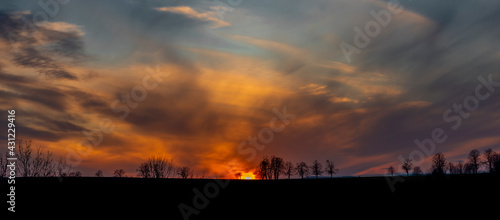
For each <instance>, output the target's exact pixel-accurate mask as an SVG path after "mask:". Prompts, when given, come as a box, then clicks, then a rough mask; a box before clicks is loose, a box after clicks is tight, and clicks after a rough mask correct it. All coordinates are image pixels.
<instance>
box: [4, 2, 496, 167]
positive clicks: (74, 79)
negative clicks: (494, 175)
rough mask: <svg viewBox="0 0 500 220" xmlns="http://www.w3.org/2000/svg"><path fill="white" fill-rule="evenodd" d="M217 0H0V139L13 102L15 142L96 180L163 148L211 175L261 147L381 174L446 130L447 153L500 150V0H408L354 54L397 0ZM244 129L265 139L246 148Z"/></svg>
mask: <svg viewBox="0 0 500 220" xmlns="http://www.w3.org/2000/svg"><path fill="white" fill-rule="evenodd" d="M40 2H45V1H40ZM49 2H56V1H49ZM220 2H222V3H224V4H214V1H212V0H179V1H170V0H155V1H138V0H124V1H111V0H108V1H82V0H70V1H68V0H65V1H61V3H65V4H60V3H57V4H56V5H48V6H47V5H44V4H39V1H19V0H17V1H1V2H0V48H1V49H0V58H1V59H0V85H1V87H0V109H1V112H3V114H1V115H2V117H4V119H3V120H2V122H1V123H0V125H1V126H2V131H3V132H2V133H0V137H1V139H2V140H6V139H7V138H6V136H7V135H6V134H7V132H6V128H7V122H6V119H7V110H8V109H15V110H16V117H17V119H16V133H17V138H20V137H22V138H28V139H32V140H33V142H34V143H35V144H36V145H41V146H44V147H45V148H46V149H49V150H51V151H53V152H54V153H55V154H56V155H57V158H59V156H61V157H63V158H67V157H68V155H72V156H70V157H72V158H73V159H74V158H75V157H76V158H79V159H78V160H75V161H76V162H75V166H74V169H75V170H80V171H82V173H83V174H84V175H87V176H91V175H93V173H95V171H96V170H98V169H102V170H103V171H104V175H105V176H111V175H112V173H113V170H115V169H119V168H123V169H124V170H125V171H126V172H127V175H129V176H135V175H136V173H137V172H136V169H137V168H138V166H139V164H140V163H141V162H144V161H145V160H146V159H147V158H148V157H150V156H152V155H158V154H163V155H166V156H168V157H169V158H173V161H174V163H176V164H177V165H179V166H189V167H191V168H192V169H193V170H194V172H195V176H196V175H198V176H202V175H204V176H205V177H211V176H224V177H232V175H233V174H234V173H235V172H243V173H247V174H246V175H250V174H248V173H250V172H252V171H253V169H254V168H255V167H256V166H257V164H258V162H259V160H260V159H262V157H263V156H266V155H268V156H270V155H277V156H281V157H283V158H284V159H285V160H288V161H291V162H293V163H297V162H300V161H305V162H307V163H309V164H311V163H312V162H313V161H314V160H319V161H320V162H322V163H324V162H325V161H326V160H327V159H328V160H332V161H334V162H335V164H336V165H337V167H338V168H339V169H340V173H339V174H338V175H339V176H348V175H373V174H384V173H386V172H387V167H389V166H391V165H393V166H395V167H397V168H398V169H399V167H400V165H399V160H398V156H403V157H404V158H408V157H409V155H411V154H412V152H415V151H422V150H421V149H420V148H419V147H418V146H417V144H415V142H414V141H415V140H416V139H418V140H424V139H426V138H432V136H433V132H434V130H435V129H436V128H441V129H442V131H444V133H445V134H444V135H446V136H447V139H446V141H444V142H443V143H438V144H436V149H435V150H434V151H432V152H434V153H437V152H443V153H444V154H445V156H446V158H447V159H448V161H454V162H455V161H459V160H465V158H466V156H467V154H468V152H469V151H470V150H472V149H474V148H477V149H479V150H481V151H483V150H484V149H487V148H493V149H494V150H496V151H497V152H498V151H499V150H500V147H499V146H500V135H499V134H500V117H498V116H500V112H499V111H498V109H499V108H500V87H495V86H491V85H490V87H487V86H485V85H484V80H486V81H488V80H489V78H488V77H489V76H490V75H491V77H492V79H491V80H492V81H500V71H499V70H500V62H499V59H500V44H499V43H498V39H500V29H499V28H498V27H500V2H498V1H490V0H480V1H473V0H468V1H461V0H442V1H431V0H418V1H410V0H401V3H400V5H399V8H398V9H399V11H398V12H399V13H392V12H391V19H390V21H389V22H388V24H387V25H386V26H385V27H383V26H381V25H379V27H380V30H379V34H376V36H374V37H369V38H370V42H368V43H367V45H366V46H365V47H364V48H361V49H359V51H358V52H359V53H352V54H351V55H350V57H349V59H346V56H344V53H343V51H342V48H341V47H340V45H341V44H342V42H345V43H347V44H349V45H351V46H355V41H356V37H355V36H356V33H357V32H356V31H355V29H356V27H358V28H359V29H361V30H362V31H365V26H366V25H367V24H374V22H377V20H376V19H375V18H374V16H373V15H372V14H373V13H370V11H372V10H373V11H374V12H379V11H381V10H385V11H387V10H388V9H387V7H388V2H387V1H383V0H329V1H327V0H311V1H299V0H274V1H265V0H241V1H229V2H231V4H232V5H230V3H229V2H228V1H226V0H220ZM235 3H236V4H235ZM372 30H373V29H372ZM478 77H482V79H484V80H483V81H481V80H479V79H478ZM478 85H483V87H482V88H481V89H480V90H479V93H480V94H483V95H484V94H490V95H489V96H488V97H487V98H484V99H483V100H481V99H478V98H475V99H474V97H477V90H478V89H477V87H478ZM495 88H497V89H496V90H495ZM469 96H472V97H473V98H470V97H469ZM467 97H469V98H467ZM464 100H465V104H464ZM474 101H478V102H477V104H476V106H474V107H475V108H474V111H473V112H470V115H468V112H467V111H466V112H465V113H464V115H466V116H463V115H461V114H460V113H459V112H457V111H455V110H454V104H455V103H456V104H460V105H465V106H469V107H470V106H471V105H474V103H475V102H474ZM284 108H286V112H287V113H288V114H293V115H294V116H295V117H293V118H290V119H289V123H288V124H286V125H285V124H283V121H282V120H280V119H279V117H277V114H276V112H275V111H276V110H277V111H278V112H279V113H283V110H284ZM273 109H275V110H274V111H273ZM448 109H451V110H452V112H451V113H450V112H448V116H449V117H448V119H449V120H448V121H447V120H446V119H444V118H443V114H445V113H446V112H447V110H448ZM126 112H128V113H126ZM275 117H276V118H275ZM273 118H274V119H275V120H274V125H275V126H276V127H280V128H282V131H280V132H274V131H273V132H272V135H273V137H272V138H270V137H269V136H266V135H268V133H266V132H264V131H270V129H269V127H270V122H271V121H273ZM457 121H460V122H461V124H457V123H458V122H457ZM109 127H111V128H112V129H111V130H109V129H107V128H109ZM82 131H83V132H82ZM271 131H272V130H271ZM85 134H87V136H86V135H85ZM259 134H260V135H261V137H260V138H265V139H267V140H269V139H271V140H269V141H267V142H269V143H262V141H260V140H259ZM263 134H264V137H262V135H263ZM99 135H102V141H101V142H99V141H96V140H97V139H99ZM88 137H91V139H92V140H94V142H93V143H94V144H92V141H91V143H90V144H88V145H87V146H82V144H81V143H82V141H86V140H87V141H88V140H89V139H88ZM249 137H256V138H257V140H259V143H260V144H261V145H263V146H264V147H261V148H260V149H261V150H260V149H256V148H255V147H254V146H252V145H251V144H248V145H245V146H242V147H240V149H238V146H239V145H240V144H241V143H242V142H243V141H248V139H249ZM3 142H4V141H3ZM87 143H89V142H87ZM4 146H5V148H6V145H4ZM253 150H255V152H256V156H255V157H252V156H251V154H250V153H249V152H253ZM75 155H76V156H75ZM425 156H427V157H426V160H425V162H423V163H422V164H421V167H422V168H423V169H424V170H425V171H427V169H429V167H430V164H429V163H428V161H429V159H430V157H431V156H428V155H425ZM400 172H402V171H400Z"/></svg>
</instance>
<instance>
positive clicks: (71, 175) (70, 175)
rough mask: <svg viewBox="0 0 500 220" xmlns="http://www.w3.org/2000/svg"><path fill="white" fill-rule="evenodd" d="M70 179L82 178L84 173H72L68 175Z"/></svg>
mask: <svg viewBox="0 0 500 220" xmlns="http://www.w3.org/2000/svg"><path fill="white" fill-rule="evenodd" d="M68 176H69V177H82V172H80V171H76V172H71V173H69V175H68Z"/></svg>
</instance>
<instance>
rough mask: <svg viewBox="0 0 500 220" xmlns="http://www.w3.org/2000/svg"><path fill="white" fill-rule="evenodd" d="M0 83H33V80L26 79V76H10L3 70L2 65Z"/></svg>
mask: <svg viewBox="0 0 500 220" xmlns="http://www.w3.org/2000/svg"><path fill="white" fill-rule="evenodd" d="M0 81H1V82H7V83H30V82H33V80H31V79H29V78H26V77H24V76H19V75H13V74H8V73H6V72H4V71H3V70H2V67H1V65H0Z"/></svg>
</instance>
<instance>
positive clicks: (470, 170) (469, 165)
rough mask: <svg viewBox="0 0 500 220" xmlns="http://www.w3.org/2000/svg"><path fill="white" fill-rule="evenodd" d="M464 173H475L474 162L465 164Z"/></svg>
mask: <svg viewBox="0 0 500 220" xmlns="http://www.w3.org/2000/svg"><path fill="white" fill-rule="evenodd" d="M464 174H474V164H472V163H471V162H467V163H465V165H464Z"/></svg>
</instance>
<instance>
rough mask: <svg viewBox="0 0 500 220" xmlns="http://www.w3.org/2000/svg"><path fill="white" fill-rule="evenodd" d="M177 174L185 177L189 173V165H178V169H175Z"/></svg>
mask: <svg viewBox="0 0 500 220" xmlns="http://www.w3.org/2000/svg"><path fill="white" fill-rule="evenodd" d="M177 174H178V175H179V176H181V178H182V179H187V178H188V176H189V174H190V169H189V167H179V169H177Z"/></svg>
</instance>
